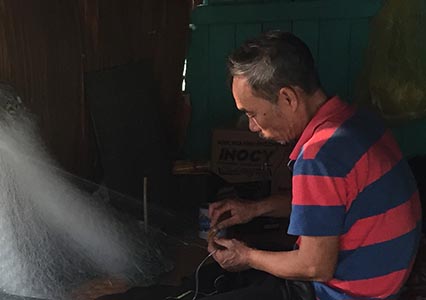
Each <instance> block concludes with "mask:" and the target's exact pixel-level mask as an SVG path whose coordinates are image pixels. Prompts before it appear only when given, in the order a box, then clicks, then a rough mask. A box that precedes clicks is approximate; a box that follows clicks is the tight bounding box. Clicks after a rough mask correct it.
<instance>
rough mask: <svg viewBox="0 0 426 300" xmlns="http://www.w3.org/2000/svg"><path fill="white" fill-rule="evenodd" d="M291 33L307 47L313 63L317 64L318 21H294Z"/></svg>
mask: <svg viewBox="0 0 426 300" xmlns="http://www.w3.org/2000/svg"><path fill="white" fill-rule="evenodd" d="M293 33H294V34H295V35H296V36H298V37H299V38H301V39H302V40H303V41H304V42H305V43H306V45H308V47H309V49H310V50H311V53H312V56H313V57H314V60H315V62H316V63H318V42H319V21H318V20H296V21H294V22H293Z"/></svg>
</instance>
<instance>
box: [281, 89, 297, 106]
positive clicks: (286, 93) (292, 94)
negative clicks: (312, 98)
mask: <svg viewBox="0 0 426 300" xmlns="http://www.w3.org/2000/svg"><path fill="white" fill-rule="evenodd" d="M278 101H282V103H281V104H282V105H285V106H288V107H290V109H291V110H292V111H296V109H297V107H298V105H299V95H298V94H297V92H296V90H295V89H293V88H292V87H283V88H281V89H280V91H279V92H278Z"/></svg>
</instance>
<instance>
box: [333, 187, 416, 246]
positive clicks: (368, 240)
mask: <svg viewBox="0 0 426 300" xmlns="http://www.w3.org/2000/svg"><path fill="white" fill-rule="evenodd" d="M401 216H414V218H401ZM420 218H421V207H420V201H419V194H418V192H416V193H414V194H413V196H412V197H411V198H410V200H409V201H407V202H405V203H403V204H401V205H399V206H397V207H395V208H392V209H390V210H388V211H387V212H385V213H383V214H379V215H376V216H372V217H368V218H364V219H361V220H358V221H357V222H356V223H355V224H354V225H353V226H352V227H351V229H350V230H349V231H348V232H347V233H346V234H344V235H342V236H341V239H340V250H352V249H356V248H359V247H365V246H369V245H373V244H377V243H381V242H385V241H389V240H393V239H395V238H398V237H400V236H402V235H404V234H406V233H408V232H410V231H412V230H413V229H414V228H415V227H416V226H417V222H418V221H419V220H420ZM383 228H386V230H383Z"/></svg>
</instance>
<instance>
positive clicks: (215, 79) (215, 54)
mask: <svg viewBox="0 0 426 300" xmlns="http://www.w3.org/2000/svg"><path fill="white" fill-rule="evenodd" d="M210 45H211V47H212V49H214V51H212V52H211V55H210V62H209V65H210V80H209V82H210V88H209V94H210V99H209V106H208V116H209V124H210V126H211V128H213V127H216V126H220V125H223V124H224V123H227V122H229V121H230V120H231V119H232V118H233V116H234V114H235V112H236V109H235V105H234V101H233V97H232V94H231V90H230V88H229V86H228V84H227V78H228V71H227V69H226V61H227V57H228V55H229V54H230V53H231V51H232V50H233V49H234V48H235V27H234V26H233V25H219V26H214V27H212V28H211V29H210ZM209 138H210V135H209ZM209 142H210V141H209Z"/></svg>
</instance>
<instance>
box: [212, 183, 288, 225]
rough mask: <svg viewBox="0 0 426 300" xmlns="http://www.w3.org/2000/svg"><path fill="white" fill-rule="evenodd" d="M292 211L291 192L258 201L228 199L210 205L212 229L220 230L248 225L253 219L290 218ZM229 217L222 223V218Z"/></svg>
mask: <svg viewBox="0 0 426 300" xmlns="http://www.w3.org/2000/svg"><path fill="white" fill-rule="evenodd" d="M290 211H291V192H290V191H288V193H286V194H280V195H272V196H269V197H267V198H264V199H262V200H258V201H243V200H240V199H226V200H223V201H219V202H215V203H212V204H210V207H209V215H210V220H211V221H210V225H211V227H217V228H218V229H222V228H226V227H229V226H232V225H236V224H242V223H247V222H249V221H251V220H252V219H253V218H256V217H260V216H265V217H288V216H289V215H290ZM226 213H227V214H228V215H229V217H228V218H226V219H223V220H221V221H219V220H220V218H221V216H223V215H225V214H226Z"/></svg>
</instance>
